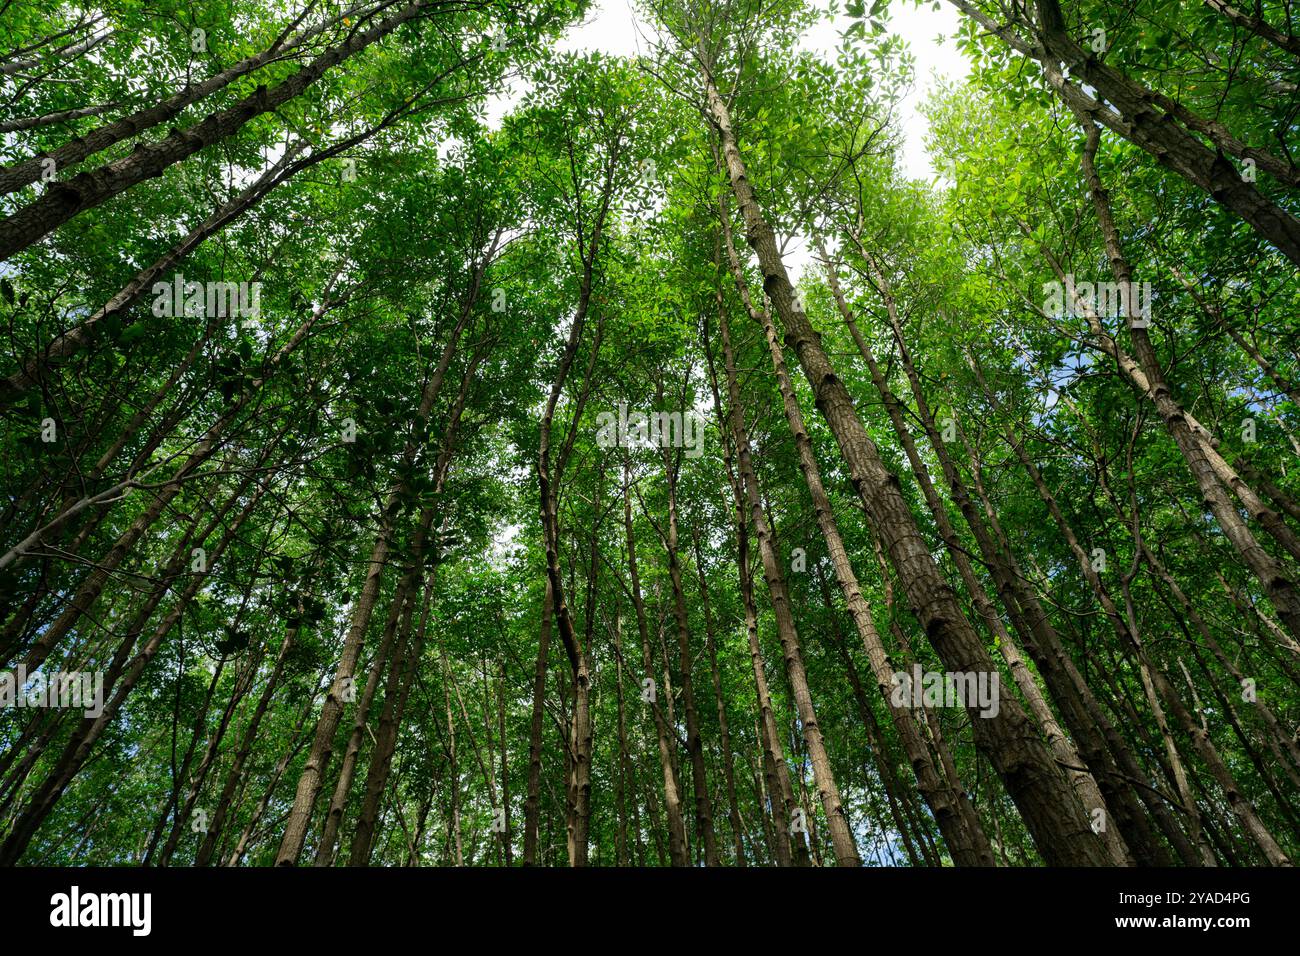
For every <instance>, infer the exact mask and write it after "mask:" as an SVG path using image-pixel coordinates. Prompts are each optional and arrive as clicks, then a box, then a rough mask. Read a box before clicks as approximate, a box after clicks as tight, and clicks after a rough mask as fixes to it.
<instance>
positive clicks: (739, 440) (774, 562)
mask: <svg viewBox="0 0 1300 956" xmlns="http://www.w3.org/2000/svg"><path fill="white" fill-rule="evenodd" d="M718 325H719V330H720V331H721V333H722V350H723V360H724V364H725V367H726V373H727V390H728V394H729V400H730V403H731V408H732V440H733V441H734V442H735V443H736V460H737V462H738V464H739V466H740V467H739V471H740V480H741V483H742V485H743V486H744V490H745V499H746V502H747V503H748V505H749V514H750V522H751V523H752V524H753V526H754V533H755V535H756V536H757V537H758V550H759V556H760V558H761V559H762V562H763V576H764V578H765V580H766V581H767V590H768V593H769V595H770V596H771V599H772V611H773V614H774V615H775V617H776V627H777V635H778V637H779V638H780V641H781V650H782V653H783V657H784V660H785V668H786V674H787V675H788V676H789V678H790V690H791V696H792V697H793V698H794V701H795V707H796V709H797V711H798V714H799V723H800V725H801V726H802V729H803V738H804V743H805V745H806V746H807V748H808V756H809V759H810V760H811V761H812V767H813V776H814V778H815V779H816V781H817V791H818V795H819V796H820V798H821V803H822V809H823V810H824V811H825V813H826V820H827V826H828V829H829V830H830V836H831V843H832V845H833V846H834V848H835V862H836V864H837V865H839V866H861V865H862V860H861V858H860V857H859V856H858V850H857V845H856V844H855V843H854V840H853V830H852V828H851V827H850V826H849V821H848V817H847V816H846V814H845V813H844V807H843V803H842V801H841V799H840V792H839V787H838V786H837V785H836V783H835V775H834V772H833V771H832V770H831V763H830V755H829V754H828V753H827V752H826V745H825V742H824V741H823V740H822V732H821V725H820V724H819V723H818V722H817V711H816V708H815V707H814V706H813V700H812V691H811V689H810V687H809V685H808V675H807V673H806V672H805V669H804V663H803V650H802V648H801V647H800V643H799V632H798V630H797V628H796V627H795V622H794V613H793V611H792V609H791V605H790V592H789V588H788V587H787V586H786V582H785V574H784V571H783V570H782V568H781V563H780V557H779V555H778V554H777V550H776V542H775V539H774V536H773V533H772V528H771V525H770V524H769V523H768V519H767V515H766V514H764V512H763V503H762V499H761V496H760V494H759V489H758V479H757V477H756V476H755V474H754V466H753V455H752V453H751V450H750V446H749V438H748V436H747V435H746V433H745V429H744V422H743V417H742V411H741V409H742V406H741V399H740V386H739V383H738V381H737V378H736V359H735V354H734V352H733V350H732V346H731V334H730V331H729V329H728V326H727V317H726V313H725V311H720V312H719V314H718Z"/></svg>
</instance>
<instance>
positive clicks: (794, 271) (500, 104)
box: [487, 0, 967, 282]
mask: <svg viewBox="0 0 1300 956" xmlns="http://www.w3.org/2000/svg"><path fill="white" fill-rule="evenodd" d="M813 2H814V4H815V5H816V6H819V7H821V8H823V9H825V7H826V6H827V3H826V0H813ZM934 7H935V5H934V4H930V3H926V4H924V5H921V6H918V5H916V4H915V3H913V2H912V0H894V2H893V3H891V4H890V17H889V20H888V29H889V30H890V31H891V32H893V33H897V34H899V35H901V36H902V37H903V39H904V40H906V41H907V44H908V46H909V47H910V49H911V51H912V54H913V55H914V56H915V58H916V75H915V79H914V82H913V86H912V90H911V92H910V93H909V94H908V95H907V96H906V97H905V98H904V99H903V101H902V102H901V103H900V104H899V111H898V119H899V122H900V124H901V128H902V136H903V149H902V155H901V156H900V162H901V164H902V169H903V172H904V174H905V175H907V176H909V177H911V178H914V179H925V180H929V179H932V178H934V169H933V167H932V166H931V164H930V161H929V158H928V157H927V156H926V153H925V134H926V131H927V124H926V121H925V117H924V116H922V115H921V113H920V107H921V105H922V104H923V103H924V102H925V99H926V97H927V96H928V95H929V92H930V91H931V90H932V89H934V87H935V85H936V83H938V82H940V81H942V80H960V79H962V78H963V77H965V76H966V73H967V64H966V61H965V59H964V58H963V57H962V55H961V53H960V52H959V51H958V50H957V47H956V44H955V43H954V42H953V37H954V36H955V34H956V32H957V11H956V10H955V9H954V8H953V7H952V6H950V5H949V4H946V3H940V4H938V9H937V10H936V9H935V8H934ZM850 22H852V21H851V20H850V19H849V18H847V17H845V16H844V15H843V13H842V12H841V14H840V16H839V17H838V19H836V20H835V21H834V22H832V21H831V20H830V19H829V18H827V17H823V18H822V19H821V20H820V21H819V22H818V23H817V24H815V25H814V26H813V27H812V29H810V30H809V31H808V33H807V34H805V35H804V39H803V42H802V44H801V48H802V49H805V50H807V51H809V52H813V53H816V54H818V55H820V56H821V57H823V58H824V59H826V60H828V61H832V62H833V61H834V58H835V53H834V51H835V49H836V48H837V47H838V46H839V43H840V33H841V32H843V30H844V29H845V28H846V27H847V26H848V25H849V23H850ZM648 36H652V34H651V32H650V27H649V26H648V25H647V24H646V23H645V22H644V21H642V20H640V19H639V18H638V17H637V15H636V13H635V12H634V10H633V4H632V2H631V0H595V3H594V4H593V6H592V9H591V12H590V13H588V15H587V17H586V19H585V20H584V21H583V22H582V23H578V24H574V25H573V26H572V27H570V28H569V30H568V31H567V32H566V33H565V35H564V37H563V38H562V39H561V40H560V42H559V44H558V46H557V49H558V50H559V51H560V52H564V53H577V52H581V51H597V52H600V53H606V54H610V55H612V56H629V57H630V56H635V55H636V54H638V53H640V52H642V51H643V50H645V48H646V38H647V37H648ZM940 38H942V40H941V39H940ZM521 93H522V90H521V89H520V88H519V87H518V86H515V87H513V88H511V89H509V90H507V91H506V92H505V93H504V94H501V95H498V96H495V97H492V98H491V99H490V100H489V101H488V104H487V120H488V122H489V124H491V125H493V126H495V125H496V124H497V123H499V122H500V120H501V117H502V116H504V115H505V114H506V113H507V112H509V110H510V109H511V108H512V107H513V105H514V104H515V103H516V102H517V101H518V100H519V98H520V96H521ZM784 258H785V261H786V267H787V269H789V271H790V278H791V280H792V281H795V282H798V281H799V277H800V276H801V275H802V273H803V270H804V269H805V268H806V267H807V266H808V264H809V263H810V261H811V254H810V250H809V249H808V247H807V244H806V242H804V241H803V240H802V239H801V238H800V237H790V238H789V239H788V240H787V244H786V247H785V250H784Z"/></svg>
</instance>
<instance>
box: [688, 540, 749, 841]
mask: <svg viewBox="0 0 1300 956" xmlns="http://www.w3.org/2000/svg"><path fill="white" fill-rule="evenodd" d="M691 546H692V548H693V549H694V554H695V571H696V574H697V575H698V577H699V579H700V605H701V607H702V608H703V610H704V634H705V645H706V649H707V650H708V652H709V672H710V675H711V676H712V678H713V700H714V702H715V703H716V704H717V708H718V745H719V746H720V747H721V748H722V778H723V781H724V783H725V784H726V788H727V817H728V820H729V822H730V823H731V839H732V843H733V847H734V851H735V857H734V859H735V864H736V866H745V865H746V860H745V843H744V827H743V825H742V824H741V821H740V805H739V803H738V802H737V801H736V761H735V757H734V755H733V754H732V752H731V726H730V723H729V722H728V720H727V701H726V698H725V697H724V696H723V694H722V672H721V670H720V669H719V668H718V645H717V639H716V636H715V634H714V628H713V607H712V603H711V602H710V601H709V587H708V582H707V581H706V580H705V576H704V556H703V554H701V552H700V529H699V525H698V524H693V525H691Z"/></svg>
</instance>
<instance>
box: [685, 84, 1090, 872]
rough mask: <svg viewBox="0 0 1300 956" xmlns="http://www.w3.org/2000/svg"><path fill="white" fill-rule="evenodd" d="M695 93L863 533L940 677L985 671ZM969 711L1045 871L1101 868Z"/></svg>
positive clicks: (1020, 733) (1023, 763)
mask: <svg viewBox="0 0 1300 956" xmlns="http://www.w3.org/2000/svg"><path fill="white" fill-rule="evenodd" d="M705 87H706V96H707V110H708V114H709V116H710V118H711V119H712V122H713V124H714V126H715V127H716V128H717V130H718V133H719V135H720V137H721V139H722V151H723V157H724V159H725V161H726V166H727V171H728V175H729V178H730V182H731V187H732V190H733V192H734V193H735V196H736V202H737V204H738V205H739V207H740V211H741V214H742V215H743V216H744V218H745V223H746V228H747V235H746V238H747V239H748V241H749V244H750V246H751V247H752V248H753V249H754V251H755V253H756V254H757V256H758V260H759V264H760V266H761V268H762V272H763V280H764V290H765V291H766V292H767V295H768V298H769V299H770V300H771V302H772V304H773V307H774V308H775V311H776V313H777V315H778V316H779V317H780V319H781V323H782V325H783V326H784V328H785V332H786V343H787V345H788V346H789V347H790V348H791V349H792V350H793V351H794V353H795V354H796V355H797V356H798V358H799V364H800V365H801V366H802V368H803V370H804V374H805V375H806V376H807V378H808V383H809V385H811V386H812V390H813V394H814V395H815V396H816V400H817V406H818V408H819V410H820V411H821V412H822V414H823V416H824V417H825V418H826V421H827V423H828V424H829V425H830V427H831V431H832V432H833V433H834V434H835V437H836V441H837V443H838V444H839V446H840V451H841V453H842V454H843V456H844V459H845V461H846V462H847V464H848V465H849V469H850V473H851V476H852V481H853V485H854V488H855V490H856V491H857V492H858V495H859V496H860V497H861V499H862V503H863V505H864V506H865V508H866V511H867V515H868V517H869V519H870V521H871V524H872V527H873V528H874V529H875V530H876V533H877V534H878V535H880V536H881V537H882V538H883V540H884V542H885V545H886V549H887V551H888V553H889V556H890V560H891V561H892V563H893V564H894V566H895V568H897V570H898V574H899V578H900V580H901V581H902V583H903V586H904V591H905V593H906V595H907V599H908V603H909V605H910V606H911V608H912V611H913V613H915V614H916V616H917V619H918V620H919V621H920V622H921V625H922V627H923V628H924V630H925V633H926V636H927V637H928V638H929V639H930V642H931V643H932V644H933V645H934V648H935V650H936V651H938V653H939V656H940V658H941V659H942V660H943V662H944V665H945V666H946V667H947V668H948V669H949V670H950V671H962V672H976V673H980V672H983V673H991V672H993V671H994V669H995V668H994V664H993V661H992V660H991V659H990V657H989V655H988V653H987V651H985V649H984V647H983V646H982V645H981V643H980V641H979V638H978V636H977V635H976V634H975V631H974V629H973V628H972V627H971V626H970V623H969V622H968V621H967V620H966V618H965V616H964V614H963V613H962V610H961V607H960V605H959V604H958V603H957V599H956V595H955V594H954V593H953V591H952V588H951V587H950V586H949V585H948V583H947V582H946V581H945V580H944V579H943V577H942V575H940V574H939V570H938V568H937V567H936V565H935V563H934V558H933V557H932V556H931V554H930V551H929V548H928V547H927V545H926V543H925V540H924V538H923V537H922V536H921V534H920V531H919V530H918V529H917V526H916V521H915V519H914V518H913V516H912V514H911V512H910V511H909V510H908V507H907V503H906V501H905V500H904V499H903V496H902V493H901V491H900V488H899V485H898V479H897V478H896V477H895V476H894V475H892V474H890V473H889V471H888V470H887V469H886V468H885V467H884V464H883V463H882V462H881V460H880V456H879V454H878V452H877V450H876V446H875V445H874V444H873V443H872V441H871V439H870V438H869V437H868V435H867V432H866V429H865V428H864V427H863V425H862V422H861V421H860V420H859V419H858V416H857V412H856V410H855V409H854V407H853V402H852V399H851V398H850V397H849V394H848V391H847V389H846V388H845V387H844V384H843V382H842V381H841V380H840V379H839V377H838V376H837V375H836V374H835V371H834V369H833V368H832V366H831V364H830V360H829V358H828V357H827V355H826V352H825V350H824V349H823V348H822V346H821V343H820V340H819V338H818V336H817V334H816V332H814V331H813V328H812V326H811V324H810V323H809V322H808V319H807V318H806V316H804V315H803V313H802V312H797V311H796V310H795V309H794V289H793V287H792V286H791V284H790V279H789V276H788V275H787V274H786V271H785V265H784V263H783V262H782V261H781V256H780V253H779V251H778V249H777V245H776V237H775V235H774V234H773V232H772V228H771V226H770V225H769V224H768V223H767V221H766V219H764V217H763V214H762V211H761V209H760V208H759V205H758V203H757V200H756V199H755V198H754V193H753V190H752V188H751V186H750V184H749V181H748V177H747V173H746V170H745V164H744V161H743V160H742V159H741V156H740V151H739V147H738V146H737V143H736V138H735V134H734V133H733V132H732V129H731V116H730V113H729V111H728V109H727V106H726V103H725V102H724V100H723V99H722V97H721V95H720V94H719V93H718V90H717V88H716V86H715V85H714V82H713V79H712V77H711V76H708V75H707V73H706V77H705ZM970 712H971V717H972V720H971V723H972V726H973V728H974V733H975V740H976V744H977V746H979V747H980V749H981V750H982V751H983V752H984V753H986V754H987V755H988V757H989V759H990V761H991V762H992V764H993V766H994V768H995V769H996V770H997V772H998V776H999V777H1001V779H1002V781H1003V783H1004V785H1005V786H1006V788H1007V791H1008V793H1009V794H1010V795H1011V798H1012V800H1014V801H1015V803H1016V805H1017V807H1019V809H1020V813H1021V816H1022V817H1023V818H1024V820H1025V824H1026V826H1027V827H1028V828H1029V831H1030V833H1031V834H1032V835H1033V838H1034V841H1035V843H1036V844H1037V846H1038V848H1039V851H1040V852H1041V853H1042V854H1043V857H1044V859H1045V860H1046V861H1047V862H1048V863H1049V864H1051V865H1094V866H1096V865H1103V864H1104V863H1105V862H1106V860H1107V857H1106V854H1105V851H1104V849H1103V847H1102V846H1101V844H1100V842H1099V841H1098V840H1097V838H1096V835H1095V834H1094V833H1093V832H1092V830H1091V828H1090V826H1089V824H1088V822H1087V818H1086V816H1085V814H1084V812H1083V808H1082V806H1081V805H1080V804H1079V802H1078V798H1077V797H1076V796H1075V794H1074V791H1073V789H1072V788H1071V787H1070V784H1069V782H1068V781H1067V780H1066V779H1065V777H1064V775H1063V773H1062V771H1061V770H1060V769H1059V768H1058V767H1057V766H1056V765H1055V762H1054V761H1053V759H1052V757H1051V754H1050V752H1049V751H1048V750H1047V748H1046V746H1045V745H1044V744H1043V742H1042V741H1041V740H1039V739H1038V737H1037V735H1036V733H1035V732H1034V728H1033V725H1032V724H1031V723H1030V721H1029V720H1028V718H1027V717H1026V716H1025V713H1024V711H1023V710H1022V709H1021V708H1020V705H1019V704H1018V703H1016V702H1015V701H1014V700H1007V701H1004V702H1003V703H1002V705H1001V707H1000V709H999V712H998V715H997V716H996V717H990V718H981V717H980V716H979V713H978V711H977V710H974V709H970Z"/></svg>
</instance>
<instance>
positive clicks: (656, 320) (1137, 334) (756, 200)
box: [0, 0, 1300, 867]
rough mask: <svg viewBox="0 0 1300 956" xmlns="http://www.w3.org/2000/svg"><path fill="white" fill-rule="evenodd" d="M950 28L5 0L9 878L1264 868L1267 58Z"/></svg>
mask: <svg viewBox="0 0 1300 956" xmlns="http://www.w3.org/2000/svg"><path fill="white" fill-rule="evenodd" d="M945 2H947V3H949V4H950V5H951V6H952V7H953V8H955V10H956V11H957V14H958V19H957V22H958V23H959V30H958V34H957V36H956V45H957V47H958V48H959V49H960V51H961V53H962V55H963V56H964V57H966V59H967V61H968V63H969V67H970V72H969V75H968V76H967V78H966V79H965V80H963V81H961V82H951V83H944V84H941V86H940V87H939V88H938V89H937V90H936V91H935V92H933V94H932V95H930V96H929V97H928V98H927V99H926V101H925V103H924V105H923V107H922V111H923V114H924V118H925V120H926V125H927V129H928V133H927V134H926V143H925V146H926V150H927V153H928V155H929V157H930V160H931V163H932V164H933V167H934V169H936V170H938V173H937V174H936V175H935V176H933V177H932V178H930V179H919V178H916V177H914V176H911V175H909V174H908V173H907V171H906V169H905V165H904V162H903V158H902V154H903V147H904V139H905V129H904V122H903V117H904V116H905V115H906V112H907V110H908V109H909V107H908V106H907V105H906V104H907V97H908V96H909V93H910V92H911V90H912V89H913V87H914V85H915V83H916V82H917V77H916V75H915V59H914V56H913V54H912V52H911V51H910V49H909V38H908V37H906V36H902V35H900V34H899V33H897V32H895V31H894V30H893V29H892V28H891V26H890V21H889V16H890V13H891V8H892V10H893V11H894V12H898V11H901V10H904V9H910V8H911V7H913V3H912V0H894V3H893V4H890V3H888V2H886V0H870V2H868V0H849V2H848V3H847V4H845V5H844V6H843V7H841V6H840V5H839V3H838V0H831V2H830V3H829V4H824V5H814V4H812V3H810V2H806V0H762V2H759V0H640V3H639V5H638V8H637V9H638V15H639V17H640V19H641V21H642V22H643V25H644V28H645V29H644V34H643V35H642V36H641V38H640V46H641V49H642V52H641V53H640V54H639V55H637V56H635V57H630V58H624V57H617V56H612V55H608V54H602V53H596V52H572V51H571V50H570V48H569V47H568V46H566V45H565V44H563V43H562V42H561V41H562V39H563V38H564V36H565V35H566V31H567V30H569V29H570V28H571V26H572V25H573V24H575V23H577V22H579V21H581V20H582V19H583V18H584V17H587V16H589V15H590V14H591V13H592V10H591V9H590V7H589V4H588V3H587V2H586V0H358V2H353V0H294V2H292V3H289V2H282V0H260V2H255V0H94V2H90V0H86V2H82V0H60V2H55V3H49V2H37V0H0V104H2V105H0V203H2V205H0V325H2V327H3V337H4V340H5V348H4V349H3V355H2V356H0V490H2V491H3V499H2V500H0V509H3V517H2V518H0V862H2V863H4V864H6V865H15V864H22V865H82V864H101V865H103V864H146V865H157V866H167V865H172V866H241V865H244V866H271V865H281V866H292V865H310V864H314V865H317V866H334V865H339V866H344V865H347V866H367V865H408V866H411V865H450V866H462V865H464V866H469V865H490V866H512V865H526V866H533V865H536V866H569V865H572V866H585V865H593V866H659V865H663V866H669V865H672V866H695V865H704V866H769V865H773V866H804V865H818V866H835V865H840V866H861V865H868V866H895V865H911V866H948V865H955V866H1031V865H1043V864H1048V865H1072V866H1135V865H1142V866H1149V865H1163V866H1169V865H1179V866H1188V867H1197V866H1225V865H1232V866H1254V865H1271V866H1287V865H1290V864H1291V861H1292V860H1293V859H1294V858H1295V855H1296V853H1297V851H1300V796H1298V795H1300V697H1298V696H1297V693H1296V691H1297V687H1298V686H1300V468H1298V462H1297V456H1300V438H1298V435H1297V433H1298V432H1300V323H1298V322H1297V319H1296V315H1297V313H1298V312H1300V285H1297V282H1296V277H1297V268H1300V196H1298V194H1297V187H1298V186H1300V166H1297V163H1296V160H1295V156H1294V150H1295V148H1296V145H1297V139H1296V133H1297V123H1300V86H1297V84H1298V83H1300V15H1298V14H1297V13H1296V11H1295V10H1294V9H1293V7H1292V5H1290V4H1287V3H1280V2H1274V0H1259V2H1256V3H1254V4H1246V5H1241V6H1232V5H1229V4H1226V3H1221V2H1217V0H1206V2H1204V3H1203V4H1185V3H1173V2H1169V0H1130V2H1128V3H1125V4H1114V3H1101V2H1083V3H1077V4H1071V5H1069V9H1068V10H1063V9H1062V7H1061V6H1060V5H1059V4H1058V3H1057V2H1056V0H1035V2H1032V3H1023V4H1008V3H1002V2H997V0H945ZM936 5H937V4H936ZM826 21H830V22H831V23H833V24H835V25H836V27H837V28H838V29H840V30H841V34H842V35H841V36H840V39H839V43H838V46H837V48H836V49H835V51H834V52H833V54H832V55H829V56H828V55H822V54H819V53H817V52H815V51H813V50H812V49H811V48H810V47H809V46H808V45H807V44H806V43H804V42H803V41H802V39H801V38H803V37H804V36H805V35H806V33H807V31H808V30H809V29H810V28H812V27H813V26H815V25H818V24H821V25H823V26H824V25H825V22H826ZM566 50H569V52H564V51H566Z"/></svg>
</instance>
